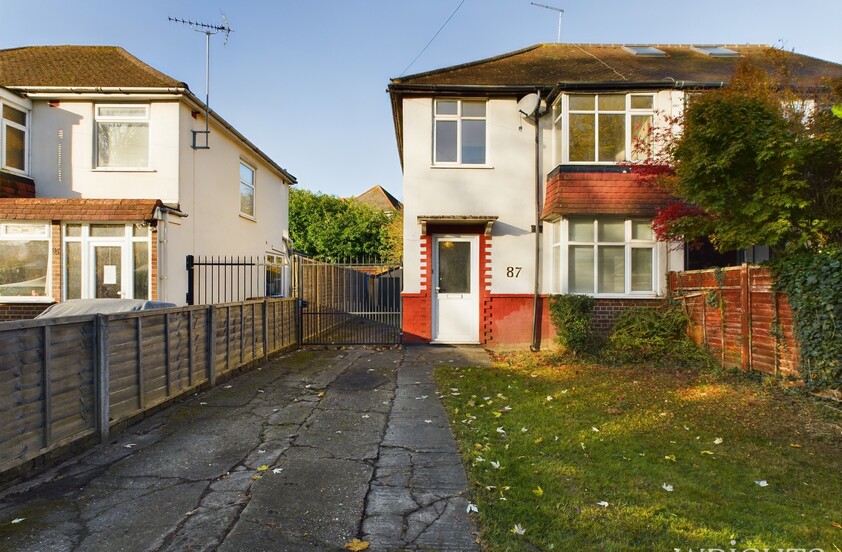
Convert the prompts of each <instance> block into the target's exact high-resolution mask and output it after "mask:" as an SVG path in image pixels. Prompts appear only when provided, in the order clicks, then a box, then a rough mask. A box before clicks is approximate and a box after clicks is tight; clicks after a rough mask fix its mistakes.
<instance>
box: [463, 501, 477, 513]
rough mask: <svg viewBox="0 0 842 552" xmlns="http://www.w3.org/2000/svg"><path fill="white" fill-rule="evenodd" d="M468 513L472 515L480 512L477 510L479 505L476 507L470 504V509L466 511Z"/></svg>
mask: <svg viewBox="0 0 842 552" xmlns="http://www.w3.org/2000/svg"><path fill="white" fill-rule="evenodd" d="M466 511H467V512H468V513H469V514H470V513H471V512H479V510H478V509H477V505H476V504H473V503H470V502H469V503H468V508H467V510H466Z"/></svg>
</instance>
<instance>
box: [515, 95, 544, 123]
mask: <svg viewBox="0 0 842 552" xmlns="http://www.w3.org/2000/svg"><path fill="white" fill-rule="evenodd" d="M540 103H541V98H539V97H538V94H535V93H534V92H533V93H532V94H527V95H526V96H524V97H522V98H521V99H520V101H519V102H518V103H517V109H518V111H520V112H521V113H522V114H523V116H524V117H530V116H532V115H534V114H535V110H536V109H538V105H539V104H540Z"/></svg>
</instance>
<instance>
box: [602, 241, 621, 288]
mask: <svg viewBox="0 0 842 552" xmlns="http://www.w3.org/2000/svg"><path fill="white" fill-rule="evenodd" d="M597 261H598V262H599V293H625V291H626V248H625V247H623V246H611V247H600V248H599V254H598V258H597Z"/></svg>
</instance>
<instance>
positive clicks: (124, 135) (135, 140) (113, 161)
mask: <svg viewBox="0 0 842 552" xmlns="http://www.w3.org/2000/svg"><path fill="white" fill-rule="evenodd" d="M96 166H97V168H107V169H114V168H118V169H140V168H147V167H149V106H148V105H115V104H102V105H97V106H96Z"/></svg>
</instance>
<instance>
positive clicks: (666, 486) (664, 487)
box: [661, 483, 672, 493]
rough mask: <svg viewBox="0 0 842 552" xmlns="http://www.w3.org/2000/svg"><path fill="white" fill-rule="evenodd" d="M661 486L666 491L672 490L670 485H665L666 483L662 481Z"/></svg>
mask: <svg viewBox="0 0 842 552" xmlns="http://www.w3.org/2000/svg"><path fill="white" fill-rule="evenodd" d="M661 488H662V489H663V490H665V491H666V492H668V493H671V492H672V485H667V484H666V483H664V484H663V485H661Z"/></svg>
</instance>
